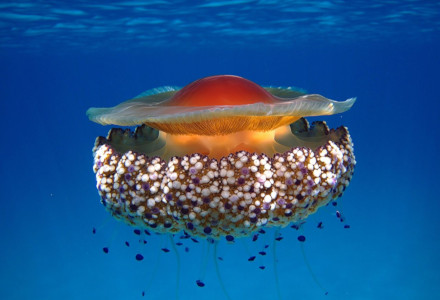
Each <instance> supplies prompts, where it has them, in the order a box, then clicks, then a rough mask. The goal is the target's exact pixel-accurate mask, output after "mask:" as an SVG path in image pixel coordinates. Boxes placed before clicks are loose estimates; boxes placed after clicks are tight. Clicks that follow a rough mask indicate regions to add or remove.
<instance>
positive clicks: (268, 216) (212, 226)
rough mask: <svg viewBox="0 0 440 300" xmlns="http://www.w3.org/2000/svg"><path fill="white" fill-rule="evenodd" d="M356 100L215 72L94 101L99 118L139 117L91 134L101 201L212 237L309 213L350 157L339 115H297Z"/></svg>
mask: <svg viewBox="0 0 440 300" xmlns="http://www.w3.org/2000/svg"><path fill="white" fill-rule="evenodd" d="M355 100H356V99H355V98H350V99H347V100H345V101H334V100H330V99H328V98H325V97H323V96H321V95H318V94H305V92H304V91H302V90H300V89H295V88H277V87H265V88H263V87H261V86H259V85H258V84H256V83H254V82H252V81H250V80H247V79H245V78H242V77H238V76H232V75H218V76H210V77H205V78H202V79H199V80H196V81H194V82H192V83H190V84H189V85H187V86H185V87H183V88H179V87H174V86H166V87H161V88H156V89H152V90H148V91H146V92H144V93H142V94H141V95H139V96H137V97H135V98H133V99H130V100H128V101H125V102H123V103H121V104H119V105H117V106H115V107H110V108H90V109H89V110H88V111H87V115H88V117H89V119H90V120H92V121H94V122H97V123H99V124H102V125H118V126H137V127H136V129H135V130H134V131H132V130H130V129H121V128H113V129H111V130H110V131H109V133H108V135H107V137H102V136H100V137H98V138H97V139H96V142H95V146H94V148H93V156H94V165H93V171H94V172H95V173H96V185H97V189H98V192H99V194H100V196H101V203H102V204H103V205H104V206H105V208H106V209H107V210H108V211H109V212H110V213H111V215H112V216H114V217H115V218H116V219H119V220H122V221H124V222H126V223H128V224H130V225H133V226H137V227H141V228H148V229H149V230H152V231H155V232H158V233H171V234H174V233H177V232H180V231H182V230H184V231H185V232H187V233H188V234H190V235H191V236H194V237H202V238H213V239H216V240H217V239H220V238H222V237H224V238H227V239H230V238H231V237H235V238H237V237H243V236H249V235H252V234H253V233H255V232H257V231H258V230H260V229H261V228H263V227H285V226H287V225H288V224H290V223H295V222H300V221H302V220H305V219H306V218H307V216H309V215H310V214H312V213H314V212H315V211H317V209H318V208H319V207H321V206H324V205H326V204H328V203H329V202H330V201H332V200H333V199H336V198H338V197H340V196H341V195H342V193H343V192H344V190H345V189H346V187H347V186H348V185H349V182H350V180H351V178H352V175H353V171H354V166H355V164H356V161H355V157H354V153H353V144H352V140H351V137H350V134H349V132H348V129H347V128H346V127H343V126H341V127H339V128H336V129H330V128H329V127H328V126H327V125H326V123H325V122H323V121H316V122H313V123H312V124H309V122H308V121H307V120H306V119H305V118H304V117H307V116H321V115H332V114H337V113H342V112H345V111H347V110H348V109H350V108H351V106H352V105H353V104H354V102H355Z"/></svg>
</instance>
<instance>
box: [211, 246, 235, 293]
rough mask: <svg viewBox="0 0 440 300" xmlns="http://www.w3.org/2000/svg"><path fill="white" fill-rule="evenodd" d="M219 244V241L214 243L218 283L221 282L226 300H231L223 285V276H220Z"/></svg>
mask: <svg viewBox="0 0 440 300" xmlns="http://www.w3.org/2000/svg"><path fill="white" fill-rule="evenodd" d="M218 243H219V241H218V240H216V241H215V243H214V265H215V272H216V273H217V278H218V281H219V283H220V286H221V288H222V291H223V294H224V295H225V297H226V299H228V300H230V299H231V297H229V294H228V292H227V291H226V287H225V284H224V283H223V280H222V276H221V274H220V268H219V266H218V257H217V248H218Z"/></svg>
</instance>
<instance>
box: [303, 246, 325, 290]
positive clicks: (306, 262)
mask: <svg viewBox="0 0 440 300" xmlns="http://www.w3.org/2000/svg"><path fill="white" fill-rule="evenodd" d="M299 247H300V249H301V254H302V256H303V259H304V263H305V264H306V267H307V270H308V271H309V273H310V275H311V276H312V279H313V281H314V282H315V283H316V285H317V286H318V287H319V288H320V289H321V290H322V291H323V292H324V295H327V294H328V291H327V290H326V289H325V288H324V287H323V285H322V284H321V283H320V282H319V280H318V277H316V275H315V272H313V269H312V266H311V265H310V262H309V260H308V259H307V255H306V251H305V249H304V243H302V242H300V243H299Z"/></svg>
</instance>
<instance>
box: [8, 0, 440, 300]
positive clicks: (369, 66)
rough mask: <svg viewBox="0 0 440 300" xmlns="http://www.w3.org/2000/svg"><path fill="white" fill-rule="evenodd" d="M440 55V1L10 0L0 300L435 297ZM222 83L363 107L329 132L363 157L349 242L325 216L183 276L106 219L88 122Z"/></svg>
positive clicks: (224, 250)
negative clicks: (172, 90)
mask: <svg viewBox="0 0 440 300" xmlns="http://www.w3.org/2000/svg"><path fill="white" fill-rule="evenodd" d="M438 53H440V5H439V3H438V2H437V1H410V0H406V1H391V0H389V1H275V0H274V1H270V0H268V1H264V0H262V1H127V2H123V1H121V2H108V3H102V2H98V1H96V2H91V1H76V2H75V3H70V2H68V1H66V2H63V1H16V2H7V1H3V2H2V3H0V103H1V109H0V114H1V118H0V124H1V128H2V129H3V130H2V137H1V147H0V157H1V158H2V161H1V163H0V179H1V186H2V193H1V194H0V198H1V205H2V207H1V209H0V242H1V243H0V266H1V268H0V279H1V280H0V299H176V298H179V299H227V298H226V296H225V294H224V292H223V288H222V284H223V285H224V290H226V292H227V294H228V295H229V297H230V298H231V299H280V298H282V299H439V298H440V271H439V270H440V257H439V253H440V239H439V229H440V218H439V217H438V213H439V211H440V202H439V201H438V199H439V197H438V192H437V187H438V170H439V167H440V164H439V162H438V159H437V154H438V153H439V150H440V142H439V137H440V135H439V129H440V127H439V125H438V120H439V119H440V113H439V111H440V110H439V109H440V104H439V103H440V96H439V93H438V92H437V89H438V85H439V82H440V75H439V72H438V70H440V58H439V54H438ZM215 74H235V75H239V76H243V77H245V78H248V79H250V80H252V81H254V82H256V83H258V84H260V85H274V86H291V85H293V86H298V87H301V88H304V89H306V90H307V91H309V92H313V93H319V94H322V95H325V96H328V97H329V98H332V99H336V100H345V99H347V98H350V97H354V96H355V97H357V102H356V104H355V105H354V107H353V108H352V109H351V110H350V111H348V112H346V113H344V114H341V115H335V116H328V117H325V118H323V119H324V120H326V121H327V123H328V124H329V125H330V126H332V127H336V126H340V125H345V126H347V127H348V128H349V130H350V133H351V135H352V138H353V141H354V144H355V155H356V160H357V166H356V171H355V175H354V177H353V179H352V182H351V184H350V186H349V187H348V188H347V190H346V192H345V193H344V196H343V197H342V199H341V200H340V201H339V203H338V206H337V209H338V210H340V211H342V212H343V214H344V216H345V218H346V222H345V223H344V224H349V225H350V228H349V229H345V228H343V225H344V224H341V223H340V222H339V220H338V219H337V218H336V216H335V208H334V207H323V208H321V209H320V210H319V211H318V212H317V213H316V214H314V215H312V216H310V217H309V218H308V219H307V222H306V223H305V224H304V225H303V227H302V229H301V231H300V232H298V231H296V230H294V229H292V228H290V227H286V228H284V229H282V230H281V234H282V236H283V237H284V239H283V240H282V241H280V242H277V243H276V244H274V241H273V236H274V234H275V232H274V230H272V229H268V230H267V233H266V234H265V235H260V236H259V239H258V240H257V241H256V242H253V241H252V240H251V239H250V238H247V239H239V240H237V241H236V242H235V243H234V244H233V245H230V244H227V243H226V242H225V241H221V242H220V243H219V247H218V249H217V253H214V248H213V247H209V246H208V244H207V243H206V242H204V241H202V240H201V241H200V243H198V244H196V243H193V242H190V241H184V242H185V246H186V247H188V252H187V251H185V249H184V248H183V247H182V248H178V252H179V256H180V263H181V265H180V272H177V271H178V266H177V259H176V255H175V253H174V252H173V251H170V252H169V253H164V252H163V251H161V248H169V249H170V250H172V247H171V241H170V237H169V236H159V235H152V236H145V235H144V236H142V240H141V242H139V237H138V236H136V235H135V234H133V231H132V230H133V228H131V227H129V226H127V225H125V224H123V223H121V222H117V221H116V220H114V219H113V218H112V217H111V216H110V215H109V214H108V213H107V212H106V211H105V210H104V208H103V207H102V205H101V204H100V197H99V195H98V193H97V191H96V187H95V176H94V174H93V171H92V163H93V157H92V147H93V145H94V140H95V138H96V137H97V136H105V135H106V134H107V131H108V130H109V128H110V127H108V126H107V127H103V126H101V125H98V124H95V123H92V122H90V121H89V120H88V119H87V117H86V115H85V111H86V110H87V108H89V107H91V106H95V107H104V106H112V105H116V104H118V103H120V102H121V101H124V100H126V99H129V98H131V97H133V96H136V95H138V94H139V93H141V92H142V91H145V90H147V89H150V88H154V87H158V86H163V85H177V86H184V85H186V84H188V83H190V82H192V81H193V80H196V79H198V78H201V77H205V76H210V75H215ZM313 119H317V118H313ZM319 119H322V118H319ZM318 222H323V224H324V228H323V229H317V228H316V225H317V224H318ZM93 228H95V229H96V234H93V233H92V229H93ZM299 234H303V235H305V236H306V238H307V239H306V242H305V243H304V244H303V247H304V253H305V255H306V257H307V259H304V257H303V253H302V250H301V245H300V244H299V242H298V241H297V236H298V235H299ZM143 239H145V240H147V244H146V245H144V244H143V242H142V241H143ZM178 239H179V236H176V237H175V241H177V240H178ZM126 241H128V242H129V243H130V247H127V246H126V245H125V242H126ZM265 245H269V247H268V248H267V255H265V256H262V255H259V254H258V252H259V251H261V250H262V249H263V248H264V246H265ZM185 246H184V247H185ZM274 246H276V251H275V252H276V253H275V255H274ZM103 247H108V248H109V253H108V254H104V253H103V251H102V248H103ZM208 248H209V249H208ZM137 253H142V254H143V256H144V260H143V261H136V260H135V255H136V254H137ZM214 255H216V256H217V264H218V266H219V272H220V273H221V278H222V280H221V281H220V280H219V279H218V277H217V273H216V268H215V262H214V258H213V257H214ZM252 255H257V256H258V257H257V259H256V261H255V262H253V263H251V262H248V258H249V257H250V256H252ZM219 256H220V257H221V258H222V259H223V260H218V257H219ZM307 263H308V264H309V265H310V267H311V269H312V272H310V271H309V269H308V267H307ZM259 266H265V267H266V268H265V269H264V270H261V269H260V268H259ZM275 269H276V272H275ZM177 278H179V285H178V287H176V281H177ZM276 278H278V282H279V292H280V295H281V297H279V296H278V293H277V288H276V286H277V284H276ZM314 278H316V279H317V281H318V283H317V282H316V281H315V280H314ZM198 279H201V280H203V282H204V283H205V287H203V288H200V287H198V286H197V285H196V280H198ZM320 286H322V288H321V287H320ZM324 291H328V295H324ZM142 292H145V296H142Z"/></svg>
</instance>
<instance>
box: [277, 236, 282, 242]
mask: <svg viewBox="0 0 440 300" xmlns="http://www.w3.org/2000/svg"><path fill="white" fill-rule="evenodd" d="M282 239H283V237H282V236H279V237H277V238H276V239H275V240H277V241H278V242H279V241H281V240H282Z"/></svg>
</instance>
